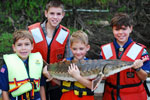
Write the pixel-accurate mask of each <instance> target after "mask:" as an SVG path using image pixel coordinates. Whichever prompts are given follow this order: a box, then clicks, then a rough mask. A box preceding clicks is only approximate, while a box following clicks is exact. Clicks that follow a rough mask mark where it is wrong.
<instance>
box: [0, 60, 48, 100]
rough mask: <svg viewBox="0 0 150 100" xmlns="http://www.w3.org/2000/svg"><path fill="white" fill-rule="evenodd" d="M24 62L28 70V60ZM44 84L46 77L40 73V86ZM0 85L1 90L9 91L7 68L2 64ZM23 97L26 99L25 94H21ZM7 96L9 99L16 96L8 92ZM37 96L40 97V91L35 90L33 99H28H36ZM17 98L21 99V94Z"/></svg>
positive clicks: (14, 99) (12, 99)
mask: <svg viewBox="0 0 150 100" xmlns="http://www.w3.org/2000/svg"><path fill="white" fill-rule="evenodd" d="M24 63H25V64H26V65H27V66H26V69H27V71H28V70H29V68H28V60H25V61H24ZM35 71H36V70H35ZM28 72H29V71H28ZM45 84H46V79H45V78H44V76H43V75H42V76H41V80H40V86H44V85H45ZM0 86H1V87H0V88H1V89H2V91H9V81H8V70H7V66H6V65H3V66H2V68H1V70H0ZM30 93H31V92H30ZM23 97H24V99H25V100H26V94H23ZM9 98H10V99H11V100H16V98H14V97H12V95H11V94H9ZM39 98H41V97H40V92H35V93H34V99H30V100H37V99H39ZM18 100H21V96H19V97H18Z"/></svg>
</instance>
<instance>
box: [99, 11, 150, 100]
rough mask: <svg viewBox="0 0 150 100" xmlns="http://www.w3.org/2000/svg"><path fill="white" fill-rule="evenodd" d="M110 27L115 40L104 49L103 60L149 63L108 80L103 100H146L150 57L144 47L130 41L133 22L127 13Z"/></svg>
mask: <svg viewBox="0 0 150 100" xmlns="http://www.w3.org/2000/svg"><path fill="white" fill-rule="evenodd" d="M111 26H112V30H113V34H114V37H115V39H114V41H113V42H111V43H108V44H105V45H102V46H101V58H103V59H120V60H123V61H135V62H136V61H138V60H139V59H143V61H145V60H146V61H145V62H144V64H142V63H136V64H134V66H133V67H132V68H130V69H127V70H124V71H121V72H120V73H117V74H114V75H112V76H110V77H107V78H106V81H105V90H104V96H103V100H131V99H133V100H147V94H146V91H145V89H144V86H143V81H144V80H146V78H147V72H149V69H150V62H149V56H148V52H147V51H146V49H145V46H144V45H142V44H138V43H136V42H134V41H133V40H132V39H131V38H130V37H129V36H130V34H131V32H132V30H133V22H132V19H131V18H130V17H129V16H128V15H127V14H126V13H118V14H116V15H115V16H114V17H113V18H112V20H111ZM142 65H143V66H142Z"/></svg>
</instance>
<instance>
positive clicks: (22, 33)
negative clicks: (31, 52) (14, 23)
mask: <svg viewBox="0 0 150 100" xmlns="http://www.w3.org/2000/svg"><path fill="white" fill-rule="evenodd" d="M21 38H23V39H25V38H27V39H29V40H30V42H31V44H33V37H32V35H31V33H30V32H29V31H27V30H17V31H15V32H14V33H13V44H15V43H16V41H18V40H19V39H21Z"/></svg>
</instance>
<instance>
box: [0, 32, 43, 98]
mask: <svg viewBox="0 0 150 100" xmlns="http://www.w3.org/2000/svg"><path fill="white" fill-rule="evenodd" d="M12 47H13V50H14V52H15V53H14V54H6V55H3V58H4V61H5V65H3V66H2V68H1V71H0V77H1V82H0V85H1V88H2V99H3V100H24V99H25V100H28V99H30V100H41V99H42V100H46V97H45V94H44V93H45V92H42V91H43V90H44V84H45V80H44V78H43V76H42V68H43V59H42V56H41V54H40V53H39V52H38V53H31V50H32V49H33V38H32V35H31V34H30V32H29V31H26V30H18V31H15V32H14V34H13V45H12Z"/></svg>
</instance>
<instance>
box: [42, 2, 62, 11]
mask: <svg viewBox="0 0 150 100" xmlns="http://www.w3.org/2000/svg"><path fill="white" fill-rule="evenodd" d="M50 7H60V8H62V11H63V12H64V4H63V2H61V1H58V0H52V1H50V2H49V3H47V4H46V8H45V10H46V11H48V9H49V8H50Z"/></svg>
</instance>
